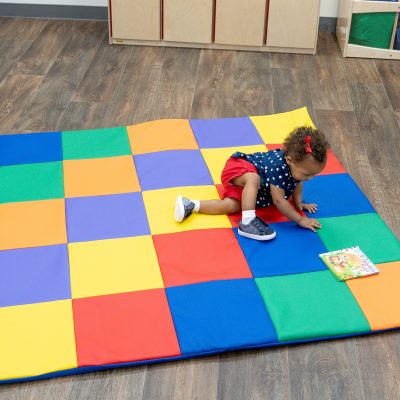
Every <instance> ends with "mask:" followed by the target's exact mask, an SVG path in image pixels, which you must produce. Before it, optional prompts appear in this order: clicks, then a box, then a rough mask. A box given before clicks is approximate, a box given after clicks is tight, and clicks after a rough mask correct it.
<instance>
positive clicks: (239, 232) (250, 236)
mask: <svg viewBox="0 0 400 400" xmlns="http://www.w3.org/2000/svg"><path fill="white" fill-rule="evenodd" d="M238 234H239V235H240V236H244V237H247V238H249V239H254V240H261V241H266V240H271V239H273V238H274V237H275V236H276V232H274V233H271V234H270V235H264V236H260V235H253V234H252V233H246V232H243V231H241V230H240V229H238Z"/></svg>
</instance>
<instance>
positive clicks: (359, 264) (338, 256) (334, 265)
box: [319, 246, 379, 281]
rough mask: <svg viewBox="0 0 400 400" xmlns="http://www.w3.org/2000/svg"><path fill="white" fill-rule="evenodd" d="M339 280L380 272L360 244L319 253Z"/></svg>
mask: <svg viewBox="0 0 400 400" xmlns="http://www.w3.org/2000/svg"><path fill="white" fill-rule="evenodd" d="M319 256H320V257H321V259H322V261H323V262H324V263H325V264H326V265H327V267H328V268H329V269H330V270H331V271H332V273H333V274H334V275H335V276H336V278H337V279H338V280H339V281H345V280H347V279H352V278H358V277H361V276H367V275H373V274H377V273H378V272H379V270H378V268H376V266H375V265H374V264H372V262H371V260H370V259H369V258H368V257H367V256H366V255H365V254H364V253H363V252H362V251H361V249H360V248H359V247H358V246H355V247H349V248H348V249H342V250H336V251H330V252H329V253H323V254H320V255H319Z"/></svg>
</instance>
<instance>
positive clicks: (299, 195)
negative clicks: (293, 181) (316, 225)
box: [292, 182, 318, 213]
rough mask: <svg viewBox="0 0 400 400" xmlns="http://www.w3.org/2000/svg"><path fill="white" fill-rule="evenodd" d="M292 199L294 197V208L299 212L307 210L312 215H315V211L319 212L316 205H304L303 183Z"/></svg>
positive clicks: (295, 190) (298, 186) (297, 187)
mask: <svg viewBox="0 0 400 400" xmlns="http://www.w3.org/2000/svg"><path fill="white" fill-rule="evenodd" d="M292 197H293V203H294V206H295V207H296V208H297V209H298V210H300V211H302V210H306V211H308V212H310V213H314V212H315V211H317V208H318V206H317V205H316V204H305V203H303V182H300V183H299V184H298V185H297V186H296V189H294V192H293V195H292Z"/></svg>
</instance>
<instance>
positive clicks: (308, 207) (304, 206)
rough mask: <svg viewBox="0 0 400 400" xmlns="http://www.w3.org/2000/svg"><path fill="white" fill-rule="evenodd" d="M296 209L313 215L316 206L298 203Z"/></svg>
mask: <svg viewBox="0 0 400 400" xmlns="http://www.w3.org/2000/svg"><path fill="white" fill-rule="evenodd" d="M297 208H298V209H299V210H300V211H302V210H306V211H308V212H309V213H315V211H317V209H318V206H317V205H316V204H304V203H300V204H299V205H298V206H297Z"/></svg>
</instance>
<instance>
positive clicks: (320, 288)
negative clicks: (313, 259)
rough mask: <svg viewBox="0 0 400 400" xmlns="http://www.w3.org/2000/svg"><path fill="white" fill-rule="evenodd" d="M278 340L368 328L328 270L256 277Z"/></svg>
mask: <svg viewBox="0 0 400 400" xmlns="http://www.w3.org/2000/svg"><path fill="white" fill-rule="evenodd" d="M256 284H257V286H258V289H259V290H260V292H261V296H262V298H263V300H264V303H265V306H266V307H267V310H268V313H269V315H270V317H271V320H272V323H273V324H274V327H275V329H276V332H277V334H278V337H279V341H280V342H287V341H298V340H306V339H313V338H322V337H328V336H338V335H347V334H355V333H361V332H369V331H370V330H371V328H370V326H369V323H368V321H367V319H366V318H365V316H364V314H363V312H362V311H361V309H360V307H359V306H358V303H357V301H356V300H355V299H354V297H353V295H352V294H351V292H350V290H349V289H348V287H347V285H346V283H344V282H339V281H337V280H336V278H335V277H334V276H333V275H332V273H331V272H330V271H318V272H308V273H305V274H296V275H285V276H274V277H268V278H256Z"/></svg>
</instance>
